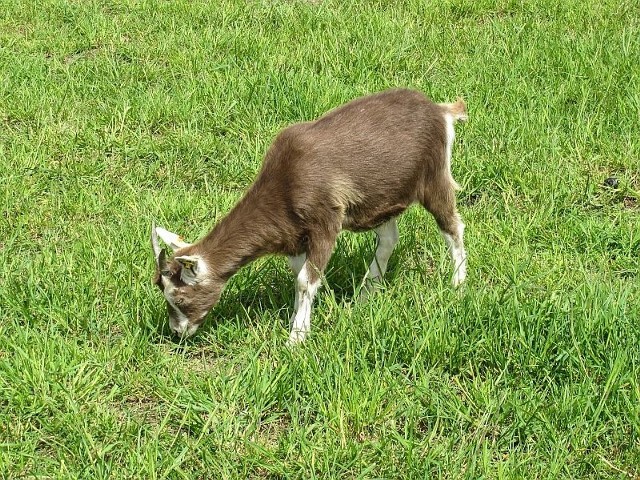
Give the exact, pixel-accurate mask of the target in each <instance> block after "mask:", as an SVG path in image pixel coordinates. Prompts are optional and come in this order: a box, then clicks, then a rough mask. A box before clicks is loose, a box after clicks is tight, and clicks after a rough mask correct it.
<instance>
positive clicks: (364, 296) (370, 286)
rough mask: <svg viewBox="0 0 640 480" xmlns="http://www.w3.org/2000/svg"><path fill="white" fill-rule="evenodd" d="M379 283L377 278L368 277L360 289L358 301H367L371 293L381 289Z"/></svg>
mask: <svg viewBox="0 0 640 480" xmlns="http://www.w3.org/2000/svg"><path fill="white" fill-rule="evenodd" d="M381 285H382V284H381V283H380V281H379V280H371V279H368V280H367V281H366V282H365V284H364V285H363V286H362V288H361V289H360V293H359V294H358V303H367V302H368V301H369V300H370V299H371V297H372V296H373V295H375V294H376V293H377V292H379V291H380V290H381Z"/></svg>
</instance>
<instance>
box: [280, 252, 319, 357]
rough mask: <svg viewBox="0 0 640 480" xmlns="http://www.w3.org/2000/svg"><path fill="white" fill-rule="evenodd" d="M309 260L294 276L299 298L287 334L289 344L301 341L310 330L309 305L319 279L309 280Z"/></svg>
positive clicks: (317, 286) (311, 302)
mask: <svg viewBox="0 0 640 480" xmlns="http://www.w3.org/2000/svg"><path fill="white" fill-rule="evenodd" d="M309 268H313V267H311V266H310V265H309V262H305V263H304V265H303V267H302V269H300V273H298V276H297V278H296V289H297V294H298V298H299V305H298V309H297V311H296V313H295V316H294V317H293V322H292V325H291V334H290V335H289V342H288V344H289V345H295V344H297V343H300V342H302V341H303V340H304V339H305V338H306V336H307V334H308V333H309V331H310V330H311V307H312V305H313V299H314V298H315V296H316V292H317V291H318V288H319V287H320V279H318V280H316V281H315V282H311V281H309Z"/></svg>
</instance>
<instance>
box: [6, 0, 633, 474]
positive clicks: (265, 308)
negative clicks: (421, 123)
mask: <svg viewBox="0 0 640 480" xmlns="http://www.w3.org/2000/svg"><path fill="white" fill-rule="evenodd" d="M639 19H640V8H639V7H638V5H637V3H636V2H633V1H610V0H604V1H595V0H589V1H576V0H569V1H565V2H555V1H550V0H544V1H540V2H518V1H509V0H499V1H488V0H478V1H472V0H447V1H441V2H421V1H417V0H410V1H406V2H381V1H378V2H373V1H372V2H339V1H320V2H304V1H276V0H274V1H264V2H257V1H221V2H204V1H195V2H173V1H172V2H168V1H167V2H165V1H151V0H140V1H133V0H127V1H122V2H116V1H108V0H95V1H90V2H80V1H72V0H68V1H62V0H46V1H43V2H40V3H39V4H37V5H36V3H35V2H28V1H20V0H19V1H12V2H8V1H4V2H2V8H0V65H2V68H0V80H1V81H0V184H1V185H2V188H1V189H0V202H1V204H2V215H1V216H0V257H1V258H2V261H1V262H0V312H1V318H0V477H2V478H65V479H66V478H256V477H258V478H259V477H267V478H554V479H555V478H593V479H596V478H597V479H601V478H640V380H639V379H640V321H639V320H640V306H639V305H640V281H639V277H638V272H639V269H640V260H639V258H640V228H639V226H640V207H639V205H640V198H639V192H640V140H639V138H640V129H639V125H640V122H639V121H640V70H639V69H638V58H640V41H639V39H640V21H639ZM390 86H409V87H414V88H418V89H421V90H423V91H425V92H426V93H427V94H428V95H429V96H431V97H432V98H434V99H435V100H437V101H450V100H454V99H455V98H456V97H458V96H463V97H464V98H465V99H466V101H467V103H468V105H469V108H470V121H469V122H468V123H467V124H466V125H464V126H461V127H460V128H458V138H457V143H456V147H455V149H454V176H455V177H456V179H457V180H458V182H459V183H461V184H462V185H463V186H464V190H463V191H462V192H461V193H460V197H459V199H460V210H461V214H462V216H463V218H464V220H465V223H466V224H467V230H466V232H467V235H466V239H467V248H468V252H469V255H470V263H469V267H470V276H469V279H468V284H467V285H466V286H465V288H463V289H462V290H461V291H452V289H451V288H450V286H449V278H450V274H451V272H450V267H449V264H448V260H447V255H446V252H445V249H444V246H443V242H442V240H441V238H440V237H439V235H438V233H437V229H436V227H435V225H434V222H433V220H432V219H431V218H430V217H429V216H428V215H427V214H426V213H425V212H424V211H422V210H421V209H419V208H412V209H411V210H410V211H409V212H408V213H407V214H405V215H404V216H403V217H402V219H401V221H400V231H401V239H400V243H399V245H398V248H397V250H396V252H395V253H394V256H393V257H392V263H391V266H390V273H389V275H388V283H387V287H386V292H385V293H384V294H382V295H379V296H376V297H375V298H374V299H373V300H372V301H371V302H369V303H368V304H365V305H360V304H357V303H355V302H353V301H352V297H353V293H354V286H356V285H357V284H358V283H359V281H360V279H361V276H362V275H363V274H364V271H365V265H366V263H367V261H368V260H369V259H370V257H371V255H372V253H373V237H372V236H371V235H370V234H364V235H349V234H345V235H343V236H342V237H340V239H339V243H338V248H337V250H336V253H335V255H334V257H333V259H332V262H331V264H330V268H329V270H328V272H327V281H326V286H325V288H323V290H322V291H321V293H320V295H319V297H318V299H317V303H316V308H315V313H314V317H313V321H314V327H313V332H312V336H311V338H310V339H309V341H307V342H306V343H305V345H304V346H302V347H301V348H297V349H295V350H289V349H287V348H285V340H286V337H287V332H286V327H287V326H288V318H289V314H290V309H291V305H292V302H293V288H292V280H291V276H290V274H289V272H288V267H287V266H286V262H285V261H284V260H283V259H281V258H267V259H263V260H261V261H258V262H256V263H254V264H252V265H251V266H249V267H247V268H245V269H243V270H242V271H241V272H240V273H239V274H238V275H237V276H236V277H234V279H233V280H232V282H231V283H230V285H229V286H228V288H227V290H226V292H225V295H224V296H223V299H222V302H221V303H220V305H219V306H218V307H217V308H216V309H215V310H214V312H213V313H212V314H211V316H210V318H209V320H208V322H207V325H206V327H204V328H203V331H201V332H200V333H199V334H198V335H197V336H196V337H195V338H194V339H193V340H190V341H188V342H187V343H184V344H179V343H177V342H176V341H175V340H174V339H172V338H171V336H170V335H169V331H168V326H167V322H166V315H165V310H164V305H163V301H162V299H161V297H160V294H159V292H157V291H156V290H155V288H154V287H153V285H152V284H151V281H150V278H151V275H152V273H153V259H152V254H151V249H150V246H149V243H148V231H149V225H150V223H151V221H152V220H154V219H155V220H156V221H157V222H158V223H159V224H160V225H164V226H166V227H167V228H170V229H172V230H174V231H178V232H180V233H182V234H183V235H184V236H185V237H186V238H188V239H191V240H195V239H196V238H198V237H199V236H201V235H203V234H204V233H205V232H207V231H208V229H209V228H210V227H211V226H212V225H213V224H214V223H215V221H216V219H219V218H220V217H221V216H222V215H224V213H225V212H226V211H228V210H229V209H230V208H231V206H232V205H233V204H234V202H236V201H237V200H238V198H239V197H240V196H241V195H242V192H243V190H244V189H245V188H246V187H247V186H248V185H249V184H250V182H251V181H252V179H253V177H254V175H255V173H256V171H257V170H258V168H259V165H260V162H261V158H262V155H263V153H264V151H265V150H266V148H267V147H268V145H269V143H270V141H271V139H272V138H273V137H274V135H275V134H276V132H278V130H279V129H281V128H282V127H284V126H285V125H287V124H289V123H292V122H295V121H300V120H306V119H312V118H314V117H316V116H318V115H320V114H321V113H323V112H324V111H326V110H328V109H330V108H332V107H334V106H336V105H338V104H340V103H342V102H344V101H347V100H349V99H351V98H353V97H355V96H358V95H361V94H365V93H369V92H374V91H378V90H381V89H384V88H386V87H390ZM608 177H615V178H617V179H618V185H617V187H615V188H612V187H606V186H605V185H604V184H603V182H604V180H605V179H607V178H608Z"/></svg>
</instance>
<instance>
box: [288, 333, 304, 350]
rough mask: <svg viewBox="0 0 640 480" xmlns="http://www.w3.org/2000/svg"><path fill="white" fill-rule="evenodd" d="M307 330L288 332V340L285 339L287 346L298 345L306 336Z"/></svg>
mask: <svg viewBox="0 0 640 480" xmlns="http://www.w3.org/2000/svg"><path fill="white" fill-rule="evenodd" d="M308 333H309V332H307V331H305V330H291V333H290V334H289V340H287V347H295V346H296V345H300V344H301V343H302V342H304V340H305V338H307V334H308Z"/></svg>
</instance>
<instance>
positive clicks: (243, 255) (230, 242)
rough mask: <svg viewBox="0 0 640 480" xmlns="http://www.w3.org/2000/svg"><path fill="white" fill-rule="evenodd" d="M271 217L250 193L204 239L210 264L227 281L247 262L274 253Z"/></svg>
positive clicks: (203, 245)
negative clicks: (269, 219) (269, 218)
mask: <svg viewBox="0 0 640 480" xmlns="http://www.w3.org/2000/svg"><path fill="white" fill-rule="evenodd" d="M269 216H270V215H268V212H266V211H265V207H264V206H263V205H262V204H261V203H260V201H259V199H258V198H257V196H256V195H255V194H254V192H250V193H249V195H247V196H245V197H244V198H243V199H242V200H241V201H240V202H239V203H238V204H237V205H236V206H235V207H234V208H233V209H232V210H231V212H229V214H228V215H227V216H226V217H224V218H223V219H222V220H221V221H220V222H219V223H218V224H217V225H216V226H215V227H214V228H213V230H212V231H211V232H210V233H209V234H208V235H207V236H206V237H205V238H203V239H202V241H201V242H200V243H201V247H202V250H203V252H204V253H205V255H206V257H207V261H208V264H209V265H211V268H212V269H213V270H214V271H215V272H216V273H217V275H218V276H219V277H221V278H224V279H225V280H226V279H228V278H229V277H231V276H232V275H233V274H234V273H236V272H237V271H238V270H239V269H240V268H241V267H242V266H244V265H246V264H247V263H249V262H251V261H253V260H255V259H256V258H258V257H260V256H262V255H265V254H267V253H272V252H273V242H272V240H271V238H272V237H273V236H274V235H275V233H274V230H276V228H274V227H275V226H274V225H273V224H272V223H270V221H268V220H267V217H269Z"/></svg>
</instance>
